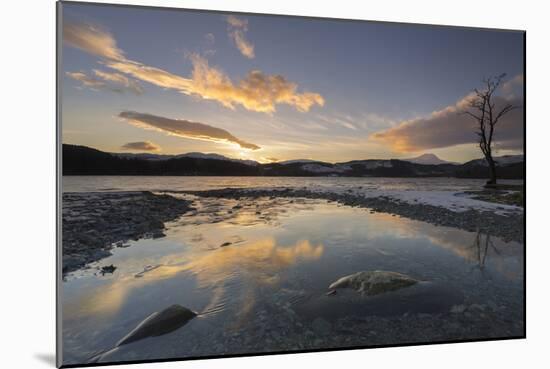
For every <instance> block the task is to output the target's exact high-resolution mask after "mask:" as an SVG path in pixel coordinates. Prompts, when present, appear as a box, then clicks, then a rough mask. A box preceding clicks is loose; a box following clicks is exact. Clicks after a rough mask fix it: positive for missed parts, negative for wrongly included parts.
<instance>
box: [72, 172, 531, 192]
mask: <svg viewBox="0 0 550 369" xmlns="http://www.w3.org/2000/svg"><path fill="white" fill-rule="evenodd" d="M485 182H486V181H485V180H483V179H460V178H383V177H336V178H331V177H192V176H189V177H182V176H158V177H156V176H64V177H63V180H62V184H63V191H64V192H87V191H135V190H148V191H154V190H160V191H169V190H172V191H183V190H192V191H195V190H212V189H220V188H227V187H235V188H249V187H307V188H309V189H314V188H325V189H326V188H330V189H334V190H338V189H339V188H347V187H355V186H362V187H363V189H365V190H424V191H432V190H440V191H464V190H479V188H480V187H481V186H483V184H484V183H485ZM500 182H501V183H503V184H522V183H523V181H522V180H501V181H500Z"/></svg>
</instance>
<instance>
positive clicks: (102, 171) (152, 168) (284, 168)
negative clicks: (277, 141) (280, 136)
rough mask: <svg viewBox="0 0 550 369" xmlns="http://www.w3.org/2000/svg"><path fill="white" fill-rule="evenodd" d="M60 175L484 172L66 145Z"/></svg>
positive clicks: (516, 170)
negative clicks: (146, 154) (253, 161)
mask: <svg viewBox="0 0 550 369" xmlns="http://www.w3.org/2000/svg"><path fill="white" fill-rule="evenodd" d="M381 163H382V164H381ZM342 168H344V169H342ZM497 173H498V177H499V178H503V179H521V178H523V173H524V162H518V163H513V164H508V165H502V166H499V167H498V168H497ZM63 175H144V176H297V177H300V176H307V177H311V176H342V177H365V176H369V177H457V178H487V177H488V169H487V167H486V166H484V165H483V164H482V161H480V160H473V161H470V162H467V163H464V164H461V165H455V164H438V165H426V164H415V163H411V162H408V161H403V160H395V159H391V160H383V161H382V160H356V161H351V162H347V163H340V164H330V163H323V162H314V163H303V162H296V163H287V164H280V163H271V164H259V163H258V164H257V165H250V164H246V163H243V162H239V161H231V160H223V159H222V160H218V159H211V158H198V157H173V158H167V159H162V160H149V159H144V158H139V157H122V156H118V155H116V154H112V153H107V152H103V151H99V150H96V149H93V148H90V147H86V146H76V145H68V144H64V145H63Z"/></svg>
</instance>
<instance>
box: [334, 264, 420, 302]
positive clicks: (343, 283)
mask: <svg viewBox="0 0 550 369" xmlns="http://www.w3.org/2000/svg"><path fill="white" fill-rule="evenodd" d="M416 283H418V280H416V279H414V278H411V277H409V276H407V275H405V274H401V273H396V272H386V271H381V270H374V271H366V272H358V273H355V274H351V275H348V276H345V277H342V278H340V279H338V280H337V281H336V282H334V283H332V284H331V285H330V286H329V287H328V288H329V289H330V290H335V289H338V288H352V289H354V290H356V291H357V292H360V293H361V294H363V295H367V296H372V295H378V294H381V293H385V292H390V291H395V290H398V289H401V288H405V287H409V286H412V285H413V284H416Z"/></svg>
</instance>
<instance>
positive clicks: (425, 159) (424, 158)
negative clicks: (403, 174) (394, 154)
mask: <svg viewBox="0 0 550 369" xmlns="http://www.w3.org/2000/svg"><path fill="white" fill-rule="evenodd" d="M400 160H403V161H408V162H410V163H415V164H424V165H438V164H458V163H454V162H451V161H446V160H442V159H440V158H439V157H437V155H435V154H423V155H420V156H417V157H415V158H410V159H400Z"/></svg>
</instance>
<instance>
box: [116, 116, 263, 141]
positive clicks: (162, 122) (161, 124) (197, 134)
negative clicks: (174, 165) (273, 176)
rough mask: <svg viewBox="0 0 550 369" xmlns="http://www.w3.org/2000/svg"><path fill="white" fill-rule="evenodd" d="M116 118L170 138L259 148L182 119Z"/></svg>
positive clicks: (204, 125)
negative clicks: (175, 137) (176, 137)
mask: <svg viewBox="0 0 550 369" xmlns="http://www.w3.org/2000/svg"><path fill="white" fill-rule="evenodd" d="M118 116H119V117H120V118H122V119H124V120H126V121H128V122H129V123H131V124H133V125H135V126H137V127H140V128H144V129H153V130H157V131H160V132H164V133H166V134H169V135H172V136H178V137H184V138H190V139H195V140H203V141H213V142H223V143H232V144H237V145H239V146H240V147H242V148H245V149H250V150H258V149H260V146H258V145H255V144H253V143H249V142H246V141H243V140H241V139H239V138H237V137H235V136H233V135H232V134H231V133H229V132H228V131H226V130H224V129H221V128H217V127H213V126H210V125H208V124H204V123H196V122H190V121H188V120H183V119H170V118H165V117H159V116H156V115H152V114H146V113H138V112H135V111H123V112H121V113H120V114H119V115H118Z"/></svg>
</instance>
